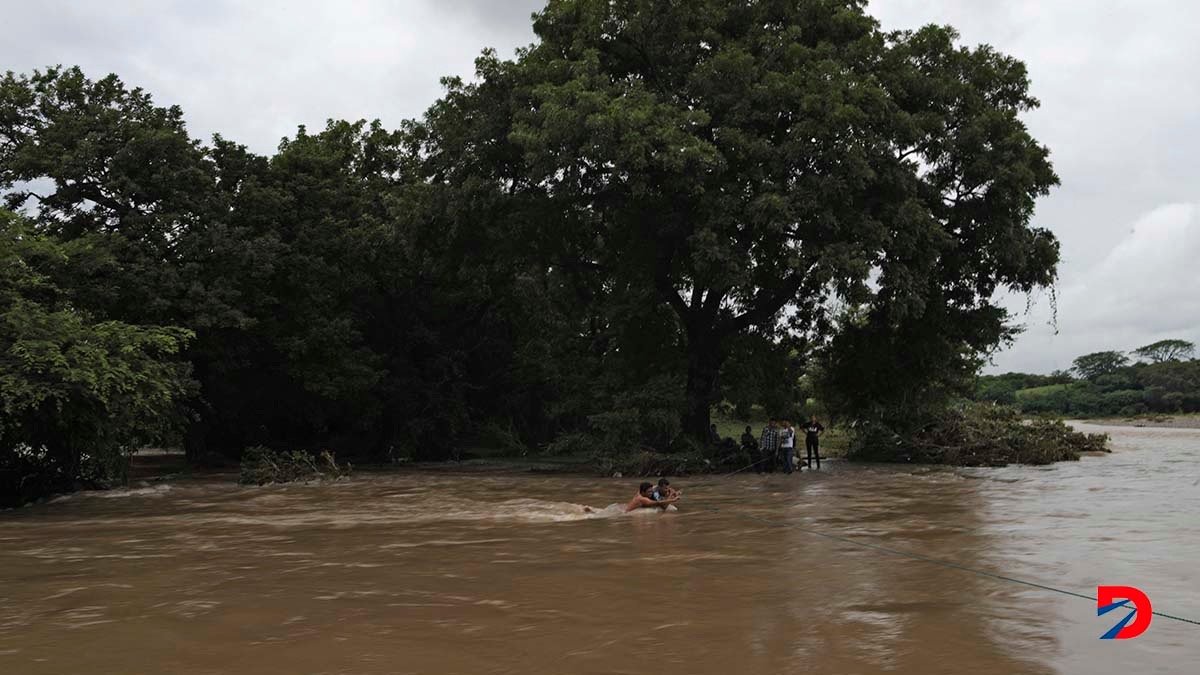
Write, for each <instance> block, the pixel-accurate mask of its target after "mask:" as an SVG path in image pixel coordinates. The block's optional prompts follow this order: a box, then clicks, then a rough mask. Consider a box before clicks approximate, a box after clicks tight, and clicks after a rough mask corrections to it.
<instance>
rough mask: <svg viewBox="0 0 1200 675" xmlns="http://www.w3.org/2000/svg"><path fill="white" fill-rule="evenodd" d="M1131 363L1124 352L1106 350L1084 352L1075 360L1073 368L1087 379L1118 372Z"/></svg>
mask: <svg viewBox="0 0 1200 675" xmlns="http://www.w3.org/2000/svg"><path fill="white" fill-rule="evenodd" d="M1127 363H1129V357H1128V356H1126V355H1125V353H1124V352H1118V351H1104V352H1092V353H1091V354H1084V355H1083V356H1080V357H1079V358H1077V359H1075V361H1074V362H1073V366H1074V368H1073V370H1074V371H1075V372H1076V373H1078V374H1079V376H1080V377H1082V378H1083V379H1085V380H1094V379H1096V378H1098V377H1100V376H1102V375H1108V374H1110V373H1113V372H1116V370H1117V369H1118V368H1121V367H1122V366H1124V365H1125V364H1127Z"/></svg>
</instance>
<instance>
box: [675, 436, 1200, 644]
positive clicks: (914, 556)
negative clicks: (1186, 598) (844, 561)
mask: <svg viewBox="0 0 1200 675" xmlns="http://www.w3.org/2000/svg"><path fill="white" fill-rule="evenodd" d="M764 461H766V460H765V459H764V460H759V461H757V462H754V463H753V464H750V465H748V466H745V467H742V468H741V469H738V470H737V471H732V472H730V473H727V474H721V475H718V476H716V477H715V478H728V477H729V476H733V475H735V474H738V473H741V472H742V471H745V470H747V469H750V468H753V467H755V466H757V465H759V464H761V463H762V462H764ZM701 482H704V481H701ZM695 508H697V509H700V510H702V511H709V512H711V513H729V514H732V515H733V516H735V517H737V518H743V519H746V520H753V521H756V522H760V523H763V524H764V525H769V526H772V527H785V528H790V529H794V530H799V531H800V532H804V533H806V534H811V535H813V536H816V537H822V538H825V539H830V540H832V541H837V542H841V543H844V544H850V545H852V546H858V547H860V548H865V549H869V550H872V551H879V552H880V553H887V554H888V555H893V556H897V557H901V558H909V559H911V560H919V561H922V562H927V563H930V564H933V565H940V566H941V567H946V568H949V569H954V570H959V571H961V572H969V573H971V574H975V575H978V576H981V577H987V578H990V579H997V580H1000V581H1007V582H1010V583H1014V584H1020V585H1022V586H1029V587H1031V588H1037V589H1040V590H1044V591H1050V592H1053V593H1059V594H1062V595H1068V596H1071V597H1074V598H1081V599H1083V600H1090V601H1092V602H1096V596H1094V595H1087V594H1085V593H1076V592H1075V591H1069V590H1066V589H1063V588H1057V587H1055V586H1049V585H1047V584H1041V583H1037V582H1035V581H1028V580H1026V579H1017V578H1015V577H1010V576H1005V575H1003V574H996V573H995V572H988V571H987V570H981V569H978V568H975V567H968V566H967V565H962V564H959V563H956V562H954V561H952V560H942V559H941V558H933V557H930V556H927V555H922V554H920V553H913V552H911V551H901V550H899V549H894V548H889V547H887V546H880V545H879V544H872V543H870V542H865V541H859V540H857V539H853V538H851V537H847V536H843V535H839V534H830V533H828V532H821V531H820V530H814V529H812V528H808V527H804V526H802V525H797V524H796V523H791V522H786V521H782V520H775V519H771V518H764V517H762V516H756V515H753V514H748V513H740V512H737V511H722V510H721V509H720V508H719V507H716V506H705V505H703V504H697V505H695ZM1150 613H1151V614H1153V615H1154V616H1159V617H1162V618H1164V619H1171V620H1172V621H1179V622H1182V623H1188V624H1192V625H1194V626H1200V621H1198V620H1196V619H1189V618H1186V617H1182V616H1176V615H1173V614H1167V613H1165V612H1159V611H1151V612H1150Z"/></svg>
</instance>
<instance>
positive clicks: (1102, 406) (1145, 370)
mask: <svg viewBox="0 0 1200 675" xmlns="http://www.w3.org/2000/svg"><path fill="white" fill-rule="evenodd" d="M1194 353H1195V346H1194V345H1193V343H1191V342H1188V341H1186V340H1161V341H1159V342H1155V343H1153V344H1150V345H1146V346H1145V347H1141V348H1139V349H1136V350H1134V351H1133V352H1132V354H1133V357H1134V359H1136V361H1135V362H1133V363H1130V358H1129V356H1128V355H1126V354H1125V353H1123V352H1119V351H1103V352H1095V353H1092V354H1085V355H1083V356H1080V357H1079V358H1077V359H1075V363H1074V367H1073V368H1072V372H1070V373H1055V374H1053V375H1048V376H1044V375H1027V374H1024V373H1005V374H1003V375H987V376H982V377H980V378H979V379H978V383H977V385H976V389H975V398H976V399H978V400H981V401H994V402H997V403H1004V404H1007V405H1013V406H1016V407H1018V408H1019V409H1020V410H1022V411H1023V412H1025V413H1029V414H1052V415H1067V416H1073V417H1104V416H1115V415H1122V416H1132V415H1142V414H1147V413H1156V414H1175V413H1195V412H1200V360H1198V359H1194V358H1192V355H1193V354H1194Z"/></svg>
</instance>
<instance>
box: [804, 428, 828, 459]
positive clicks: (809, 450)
mask: <svg viewBox="0 0 1200 675" xmlns="http://www.w3.org/2000/svg"><path fill="white" fill-rule="evenodd" d="M824 431H825V427H823V426H821V423H820V422H818V421H817V416H816V415H813V416H812V417H811V418H810V419H809V420H808V421H807V422H805V423H804V449H805V451H806V454H807V455H808V459H807V460H806V461H805V462H804V463H805V464H806V465H807V466H808V468H810V469H811V468H812V465H813V458H814V457H815V458H816V460H817V468H818V469H819V468H821V440H820V439H821V433H822V432H824Z"/></svg>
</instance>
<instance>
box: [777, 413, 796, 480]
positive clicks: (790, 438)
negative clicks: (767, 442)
mask: <svg viewBox="0 0 1200 675" xmlns="http://www.w3.org/2000/svg"><path fill="white" fill-rule="evenodd" d="M779 447H780V452H782V453H783V471H784V473H791V472H792V471H793V470H794V469H793V468H792V461H793V460H792V456H793V455H794V454H795V453H796V430H795V429H793V428H792V423H791V422H788V421H786V420H784V422H783V430H782V431H780V432H779Z"/></svg>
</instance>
